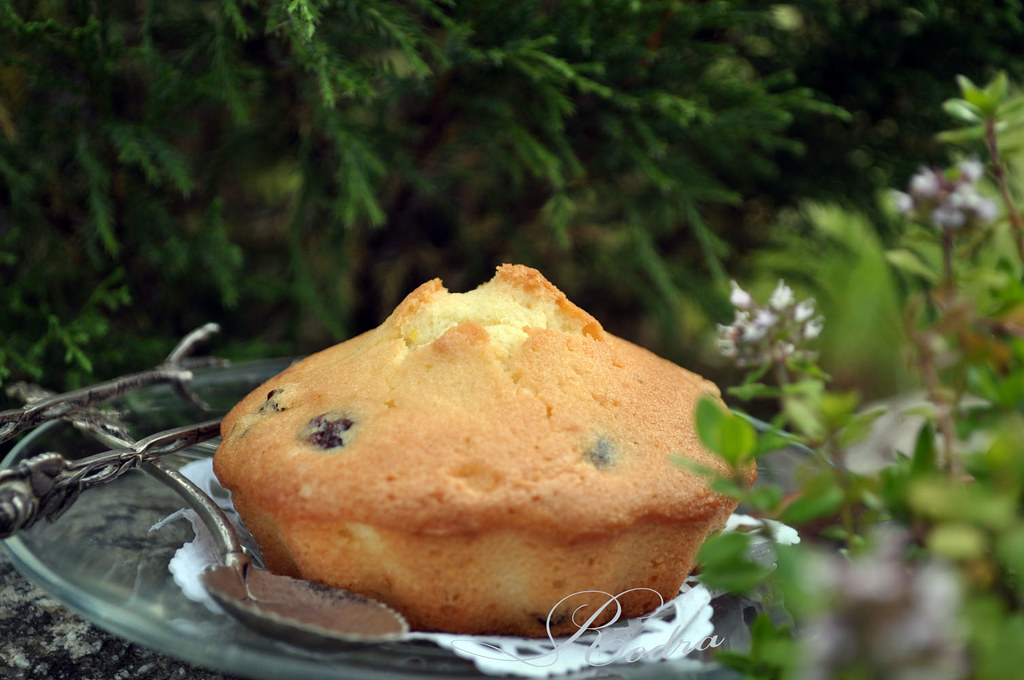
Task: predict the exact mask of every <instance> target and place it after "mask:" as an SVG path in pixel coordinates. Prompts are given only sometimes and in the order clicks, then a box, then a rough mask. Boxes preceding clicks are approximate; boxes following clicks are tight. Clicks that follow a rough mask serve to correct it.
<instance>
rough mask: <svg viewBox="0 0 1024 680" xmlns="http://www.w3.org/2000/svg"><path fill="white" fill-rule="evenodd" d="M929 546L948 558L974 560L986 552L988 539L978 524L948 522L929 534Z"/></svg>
mask: <svg viewBox="0 0 1024 680" xmlns="http://www.w3.org/2000/svg"><path fill="white" fill-rule="evenodd" d="M928 548H929V549H930V550H931V551H932V552H933V553H935V554H936V555H938V556H940V557H944V558H946V559H948V560H972V559H977V558H979V557H981V556H982V555H983V554H985V552H986V551H987V550H988V540H987V539H986V537H985V534H984V533H983V532H982V531H981V530H980V529H978V527H976V526H973V525H971V524H968V523H965V522H946V523H943V524H939V525H938V526H936V527H935V528H934V529H932V531H931V533H930V534H928Z"/></svg>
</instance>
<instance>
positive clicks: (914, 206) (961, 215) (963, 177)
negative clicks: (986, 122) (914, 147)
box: [893, 158, 999, 291]
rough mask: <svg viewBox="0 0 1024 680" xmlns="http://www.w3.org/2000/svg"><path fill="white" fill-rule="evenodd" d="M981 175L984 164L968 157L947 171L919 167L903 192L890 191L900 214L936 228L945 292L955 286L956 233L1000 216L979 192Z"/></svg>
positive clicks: (993, 205)
mask: <svg viewBox="0 0 1024 680" xmlns="http://www.w3.org/2000/svg"><path fill="white" fill-rule="evenodd" d="M984 176H985V164H984V163H982V162H981V161H979V160H977V159H976V158H971V159H968V160H964V161H961V162H960V163H959V164H958V165H957V166H956V167H955V168H952V169H950V170H948V171H946V172H943V171H941V170H938V169H935V168H928V167H925V168H921V169H920V170H919V171H918V172H917V173H916V174H915V175H913V176H912V177H911V178H910V181H909V183H908V185H907V191H906V192H903V191H894V192H893V202H894V203H895V205H896V209H897V211H899V213H900V214H901V215H903V216H904V217H906V218H908V219H913V220H916V221H919V222H924V223H927V224H930V225H931V226H933V227H935V228H936V229H937V230H938V231H939V234H940V237H941V241H942V254H943V258H942V263H943V278H944V288H945V289H946V290H947V291H948V290H951V289H952V288H953V287H954V285H955V284H954V281H953V262H954V257H953V248H954V245H955V241H956V238H957V236H959V235H961V234H968V233H971V232H973V231H974V230H975V229H976V228H978V227H981V226H985V225H988V224H991V223H992V222H994V221H995V220H996V219H997V218H998V217H999V207H998V205H997V204H996V202H995V201H993V200H991V199H989V198H986V197H984V196H983V195H982V194H981V192H980V191H979V188H978V185H979V182H980V181H981V180H982V178H983V177H984Z"/></svg>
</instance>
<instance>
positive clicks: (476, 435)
mask: <svg viewBox="0 0 1024 680" xmlns="http://www.w3.org/2000/svg"><path fill="white" fill-rule="evenodd" d="M702 394H711V395H716V396H717V395H718V389H717V388H716V387H715V386H714V385H713V384H712V383H710V382H708V381H707V380H704V379H703V378H701V377H700V376H697V375H696V374H694V373H691V372H690V371H687V370H685V369H683V368H681V367H679V366H676V365H675V364H673V363H671V362H669V361H666V360H664V359H661V358H659V357H657V356H656V355H654V354H652V353H651V352H649V351H647V350H645V349H643V348H641V347H638V346H637V345H634V344H632V343H630V342H627V341H625V340H622V339H621V338H618V337H616V336H614V335H612V334H610V333H607V332H606V331H605V330H604V329H603V328H602V327H601V325H600V324H599V323H598V322H597V321H596V320H595V319H594V318H593V317H592V316H590V315H589V314H587V313H586V312H585V311H583V310H582V309H580V308H579V307H577V306H575V305H574V304H572V303H571V302H570V301H569V300H568V299H567V298H566V296H565V295H564V294H563V293H562V292H561V291H560V290H558V289H557V288H556V287H555V286H553V285H552V284H551V283H549V282H548V281H547V280H546V279H545V278H544V277H543V276H542V275H541V274H540V273H539V272H537V271H535V270H533V269H530V268H528V267H524V266H521V265H502V266H501V267H499V268H498V270H497V273H496V275H495V277H494V278H493V279H492V280H491V281H489V282H487V283H485V284H483V285H481V286H480V287H479V288H477V289H475V290H473V291H469V292H467V293H450V292H448V291H447V290H445V288H444V287H443V286H442V284H441V282H440V281H439V280H436V279H435V280H433V281H430V282H427V283H425V284H423V285H422V286H420V287H419V288H417V289H416V290H415V291H413V292H412V293H411V294H410V295H409V296H408V297H407V298H406V299H405V300H404V301H403V302H402V303H401V304H399V305H398V307H397V308H396V309H395V311H394V312H393V313H392V314H391V316H389V317H388V318H387V319H386V320H385V321H384V323H382V324H381V325H380V326H379V327H377V328H376V329H374V330H371V331H368V332H366V333H363V334H362V335H359V336H357V337H355V338H352V339H351V340H348V341H347V342H343V343H341V344H339V345H335V346H334V347H330V348H328V349H326V350H323V351H321V352H319V353H317V354H314V355H312V356H310V357H308V358H306V359H304V360H303V361H301V362H299V363H297V364H295V365H293V366H291V367H289V368H288V369H286V370H285V371H284V372H282V373H281V374H280V375H278V376H275V377H274V378H271V379H270V380H268V381H267V382H266V383H264V384H263V385H262V386H261V387H260V388H258V389H257V390H255V391H254V392H253V393H251V394H249V395H248V396H247V397H246V398H245V399H243V400H242V401H241V402H240V403H239V404H238V405H237V406H235V408H234V409H233V410H232V411H231V412H230V413H229V414H228V415H227V417H226V418H225V419H224V422H223V425H222V434H223V438H224V441H223V443H222V444H221V446H220V448H219V449H218V451H217V454H216V457H215V460H214V465H215V470H216V472H217V475H218V477H220V479H221V481H222V483H223V484H224V485H225V486H226V487H228V488H229V489H232V490H233V491H234V492H235V493H240V494H244V495H245V497H246V501H247V502H248V503H255V504H257V505H258V506H260V507H261V508H262V509H263V511H264V512H268V513H270V514H271V515H275V516H278V517H289V518H293V519H299V518H308V519H310V520H317V521H324V520H327V521H338V522H362V523H366V524H371V525H376V526H385V527H392V528H400V529H404V530H407V531H413V532H425V533H432V534H446V533H453V532H463V533H464V532H469V533H471V532H474V531H479V530H485V529H487V528H489V527H496V526H506V527H508V526H516V527H523V528H529V529H532V530H536V531H538V532H542V533H548V534H555V535H559V534H564V535H566V536H571V535H583V534H588V533H598V532H607V531H614V530H618V529H623V528H627V527H629V526H631V525H632V524H633V523H635V522H637V521H640V520H646V519H664V520H666V521H687V520H690V519H697V518H704V517H708V516H710V515H713V514H714V513H715V512H717V511H718V510H719V509H720V508H721V507H722V506H723V505H725V504H727V503H728V501H727V500H726V499H723V498H721V497H718V496H715V495H713V494H712V493H711V492H710V490H709V489H708V486H707V483H706V480H704V479H702V478H701V477H699V476H697V475H695V474H694V473H692V472H690V471H688V470H686V469H685V468H684V467H683V466H681V465H679V464H678V460H677V459H679V458H683V459H688V460H690V461H693V462H696V463H699V464H701V465H704V466H706V467H709V468H712V469H715V470H719V471H722V472H726V471H727V467H726V465H725V464H724V463H723V462H722V461H721V460H720V459H718V458H717V457H716V456H714V455H713V454H711V453H710V452H708V451H707V450H706V449H705V448H704V447H703V446H702V445H701V444H700V442H699V440H698V438H697V435H696V432H695V429H694V410H695V408H696V403H697V400H698V399H699V397H700V396H701V395H702ZM753 475H754V471H753V469H751V471H750V477H751V479H752V477H753Z"/></svg>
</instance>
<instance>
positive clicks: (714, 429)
mask: <svg viewBox="0 0 1024 680" xmlns="http://www.w3.org/2000/svg"><path fill="white" fill-rule="evenodd" d="M697 433H698V434H699V436H700V439H701V441H702V442H704V445H705V446H707V447H708V448H709V449H711V450H712V451H714V452H715V453H717V454H718V455H720V456H722V458H724V459H725V460H727V461H728V462H729V463H731V464H733V465H739V464H742V463H744V462H746V461H747V460H749V459H750V458H751V457H752V455H753V453H754V448H755V446H756V445H757V431H756V430H755V429H754V426H753V425H751V424H750V423H749V422H747V421H746V420H745V419H744V418H741V417H740V416H737V415H735V414H733V413H730V412H729V411H727V410H726V409H725V408H724V407H722V406H721V405H720V404H719V403H718V402H717V401H716V400H714V399H712V398H710V397H703V398H701V400H700V401H699V402H698V403H697Z"/></svg>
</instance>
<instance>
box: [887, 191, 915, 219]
mask: <svg viewBox="0 0 1024 680" xmlns="http://www.w3.org/2000/svg"><path fill="white" fill-rule="evenodd" d="M892 202H893V204H894V205H895V206H896V211H897V212H899V214H901V215H907V214H909V213H911V212H913V210H914V197H913V196H911V195H910V194H908V193H905V192H902V191H893V192H892Z"/></svg>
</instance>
